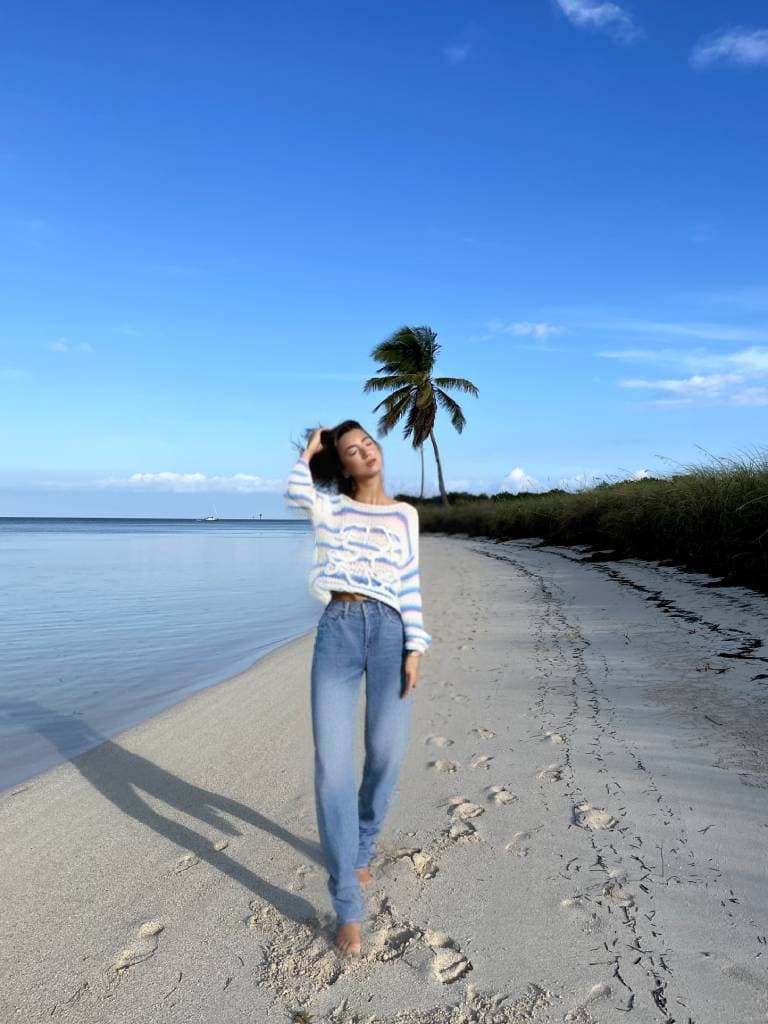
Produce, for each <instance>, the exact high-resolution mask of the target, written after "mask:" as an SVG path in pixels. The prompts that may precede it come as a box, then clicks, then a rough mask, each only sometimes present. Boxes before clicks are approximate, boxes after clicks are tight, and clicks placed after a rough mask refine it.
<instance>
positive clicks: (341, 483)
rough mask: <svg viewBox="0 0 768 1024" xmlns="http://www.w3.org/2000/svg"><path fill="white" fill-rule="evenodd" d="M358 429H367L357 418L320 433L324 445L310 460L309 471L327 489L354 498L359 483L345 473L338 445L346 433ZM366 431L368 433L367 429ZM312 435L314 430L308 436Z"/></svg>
mask: <svg viewBox="0 0 768 1024" xmlns="http://www.w3.org/2000/svg"><path fill="white" fill-rule="evenodd" d="M356 429H357V430H363V431H365V427H364V426H363V425H362V424H361V423H358V422H357V420H342V422H341V423H339V424H337V426H335V427H331V429H330V430H324V431H323V432H322V433H321V434H320V441H321V443H322V445H323V447H322V448H321V449H320V451H319V452H315V454H314V455H313V456H312V458H311V459H310V460H309V471H310V473H311V474H312V479H313V481H314V482H315V484H317V485H319V486H320V487H323V488H325V489H327V490H335V491H336V492H338V493H339V494H346V495H347V496H348V497H350V498H354V496H355V492H356V491H357V484H356V483H355V480H354V478H353V477H351V476H345V475H344V467H343V466H342V464H341V459H340V458H339V454H338V452H337V450H336V445H337V444H338V442H339V439H340V438H341V437H342V436H343V435H344V434H346V433H347V432H348V431H350V430H356ZM365 432H366V433H367V431H365ZM311 435H312V431H311V430H309V431H308V432H307V436H308V438H309V437H311ZM369 436H371V435H369Z"/></svg>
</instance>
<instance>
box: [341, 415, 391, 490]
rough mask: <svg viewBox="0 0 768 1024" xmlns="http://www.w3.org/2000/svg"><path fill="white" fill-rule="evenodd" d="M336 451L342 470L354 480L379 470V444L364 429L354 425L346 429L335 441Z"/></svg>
mask: <svg viewBox="0 0 768 1024" xmlns="http://www.w3.org/2000/svg"><path fill="white" fill-rule="evenodd" d="M336 451H337V452H338V454H339V459H340V460H341V464H342V466H343V467H344V472H345V473H348V474H349V475H350V476H351V477H354V478H355V480H366V479H368V478H369V477H372V476H376V474H377V473H379V472H381V451H380V450H379V446H378V445H377V444H376V442H375V441H374V440H373V438H372V437H371V436H370V434H366V432H365V431H364V430H360V429H359V428H357V427H355V428H354V429H353V430H348V431H346V433H344V434H342V435H341V437H340V438H339V440H338V441H337V442H336Z"/></svg>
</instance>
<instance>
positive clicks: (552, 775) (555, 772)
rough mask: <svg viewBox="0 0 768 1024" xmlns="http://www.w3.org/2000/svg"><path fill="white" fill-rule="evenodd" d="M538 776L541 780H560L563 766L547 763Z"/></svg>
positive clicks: (561, 779)
mask: <svg viewBox="0 0 768 1024" xmlns="http://www.w3.org/2000/svg"><path fill="white" fill-rule="evenodd" d="M538 777H539V778H540V779H541V781H542V782H562V781H563V766H562V765H560V764H557V763H555V764H548V765H547V767H546V768H542V770H541V771H540V772H539V776H538Z"/></svg>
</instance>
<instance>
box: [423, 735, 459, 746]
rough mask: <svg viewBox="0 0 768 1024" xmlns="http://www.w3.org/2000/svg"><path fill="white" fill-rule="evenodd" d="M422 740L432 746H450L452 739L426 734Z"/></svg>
mask: <svg viewBox="0 0 768 1024" xmlns="http://www.w3.org/2000/svg"><path fill="white" fill-rule="evenodd" d="M424 742H425V743H426V744H427V745H429V746H433V747H452V746H453V740H450V739H448V737H447V736H427V737H426V738H425V740H424Z"/></svg>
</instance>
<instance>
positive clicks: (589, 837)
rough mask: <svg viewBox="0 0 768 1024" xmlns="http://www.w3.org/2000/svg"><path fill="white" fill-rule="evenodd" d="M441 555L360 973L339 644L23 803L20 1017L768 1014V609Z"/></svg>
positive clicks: (649, 566) (18, 812)
mask: <svg viewBox="0 0 768 1024" xmlns="http://www.w3.org/2000/svg"><path fill="white" fill-rule="evenodd" d="M421 561H422V587H423V599H424V609H425V625H426V626H427V628H428V629H429V630H430V632H431V633H432V636H433V649H432V651H431V652H430V653H429V654H428V655H427V656H426V657H425V658H424V659H423V660H422V666H423V668H422V679H421V685H420V688H419V690H418V691H417V694H416V704H415V707H414V719H413V731H412V737H411V745H410V749H409V752H408V755H407V758H406V761H405V764H404V766H403V771H402V775H401V779H400V785H399V788H398V790H397V792H396V794H395V799H394V801H393V804H392V808H391V810H390V813H389V816H388V818H387V822H386V826H385V830H384V832H383V833H382V835H381V837H380V839H379V844H378V852H377V856H376V858H375V859H374V861H373V863H372V874H373V880H372V882H371V884H370V885H369V886H368V889H367V892H366V919H365V921H364V923H363V956H362V957H361V958H360V959H358V960H353V959H350V958H346V957H344V956H343V955H342V954H341V953H339V952H338V951H336V950H335V948H334V946H333V934H334V928H333V915H332V913H331V908H330V901H329V898H328V895H327V891H326V888H325V873H324V870H323V868H322V863H321V855H320V850H319V847H318V843H317V831H316V827H315V815H314V798H313V786H312V737H311V725H310V718H309V701H308V679H309V667H310V662H311V656H312V643H313V638H314V631H313V632H312V633H310V634H308V635H307V636H305V637H303V638H301V639H299V640H296V641H294V642H292V643H290V644H288V645H286V646H285V647H283V648H280V649H279V650H278V651H274V652H272V653H271V654H269V655H267V656H266V657H265V658H264V659H263V660H261V661H260V662H258V663H257V664H256V665H255V666H254V667H253V668H251V669H250V670H248V671H247V672H245V673H242V674H241V675H239V676H237V677H236V678H234V679H231V680H228V681H227V682H225V683H222V684H220V685H219V686H216V687H214V688H212V689H210V690H207V691H204V692H202V693H199V694H196V695H195V696H193V697H191V698H189V699H188V700H186V701H184V702H183V703H182V704H179V705H177V706H175V707H173V708H171V709H169V710H168V711H166V712H163V713H162V714H160V715H158V716H157V717H155V718H153V719H150V720H149V721H147V722H145V723H143V724H142V725H140V726H138V727H136V728H134V729H131V730H129V731H128V732H126V733H123V734H122V735H120V736H118V737H116V738H115V739H113V740H110V741H107V742H105V743H103V744H102V745H101V746H100V747H98V748H97V749H95V750H92V751H90V752H89V753H87V754H84V755H82V756H81V757H79V758H77V759H76V760H74V761H73V762H71V763H68V764H64V765H61V766H60V767H58V768H55V769H53V770H52V771H50V772H47V773H46V774H44V775H42V776H40V777H38V778H36V779H34V780H32V781H30V782H28V783H24V784H21V785H19V786H17V787H15V788H14V789H12V790H9V791H7V792H6V793H4V794H3V795H2V796H1V797H0V836H2V839H1V840H0V842H1V844H2V864H3V871H2V882H1V883H0V896H1V898H2V904H1V905H2V918H3V926H4V927H3V928H2V933H1V934H0V963H1V964H2V978H3V981H2V994H1V995H0V1019H1V1020H3V1021H6V1020H7V1021H9V1022H10V1021H22V1022H24V1024H27V1022H33V1021H35V1022H36V1021H43V1020H45V1021H50V1020H54V1021H55V1020H57V1019H65V1020H72V1021H82V1022H88V1024H91V1022H93V1024H96V1022H99V1024H103V1022H122V1021H126V1022H128V1021H130V1022H132V1024H133V1022H136V1021H153V1022H156V1021H157V1022H162V1021H168V1022H187V1021H205V1022H214V1021H215V1022H230V1021H231V1022H235V1021H238V1022H241V1021H244V1020H248V1021H255V1022H260V1021H290V1020H291V1019H292V1014H293V1013H295V1012H296V1011H299V1010H304V1011H306V1012H307V1014H308V1015H309V1016H308V1019H310V1020H312V1021H313V1022H316V1024H317V1022H326V1021H327V1022H333V1021H335V1022H349V1024H362V1022H368V1024H374V1022H375V1024H384V1022H386V1024H396V1022H397V1024H414V1022H418V1024H464V1022H466V1024H469V1022H470V1021H477V1022H486V1021H487V1022H489V1024H490V1022H494V1024H514V1022H523V1021H542V1022H554V1021H558V1022H560V1021H571V1022H576V1024H589V1022H591V1021H598V1022H621V1024H627V1022H633V1021H634V1022H672V1021H675V1022H689V1021H692V1022H696V1024H725V1022H730V1021H738V1022H739V1024H752V1022H758V1021H761V1022H764V1021H766V1019H768V971H766V966H768V945H767V944H766V943H767V942H768V857H767V856H766V853H765V851H766V848H768V739H767V737H768V728H767V726H768V703H767V702H766V695H767V694H768V648H767V647H766V638H767V637H768V600H767V599H766V598H765V597H764V596H761V595H758V594H754V593H752V592H750V591H747V590H744V589H741V588H733V587H728V588H723V587H713V586H711V585H710V584H711V583H712V581H711V580H710V579H709V578H708V577H706V576H702V575H698V574H691V573H685V572H682V571H680V570H677V569H673V568H669V567H659V566H656V565H654V564H653V563H645V562H639V561H634V560H626V561H622V562H590V561H589V560H588V559H587V558H586V556H585V555H583V554H582V552H581V551H580V549H578V548H562V549H560V548H550V547H547V548H538V547H536V546H535V542H534V541H528V542H513V543H503V544H497V543H493V542H490V541H485V540H481V539H477V538H456V537H444V536H440V535H431V534H423V535H422V541H421ZM448 565H450V566H452V567H453V568H452V569H451V571H450V572H449V571H448V570H447V569H445V568H443V567H444V566H448ZM359 711H360V716H359V719H358V725H359V732H358V757H359V759H360V760H359V764H361V763H362V761H361V759H362V714H363V701H362V699H361V703H360V709H359ZM83 728H84V729H87V723H83Z"/></svg>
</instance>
